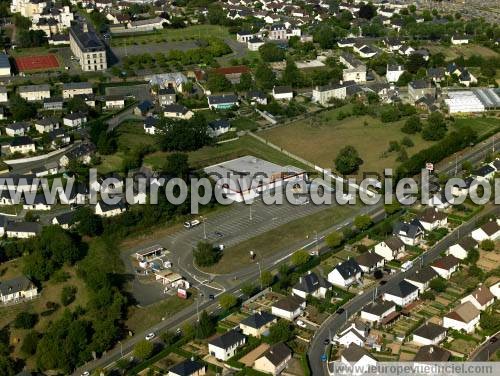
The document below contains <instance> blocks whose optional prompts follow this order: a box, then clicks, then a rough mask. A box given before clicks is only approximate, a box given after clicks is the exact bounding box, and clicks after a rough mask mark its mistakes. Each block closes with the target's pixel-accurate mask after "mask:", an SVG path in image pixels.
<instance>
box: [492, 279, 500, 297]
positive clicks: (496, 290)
mask: <svg viewBox="0 0 500 376" xmlns="http://www.w3.org/2000/svg"><path fill="white" fill-rule="evenodd" d="M490 292H491V293H492V294H493V296H494V297H495V298H500V281H497V282H496V283H493V284H492V285H491V286H490Z"/></svg>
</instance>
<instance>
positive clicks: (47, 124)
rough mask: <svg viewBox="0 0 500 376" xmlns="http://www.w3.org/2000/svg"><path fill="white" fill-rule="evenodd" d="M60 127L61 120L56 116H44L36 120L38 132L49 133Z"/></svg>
mask: <svg viewBox="0 0 500 376" xmlns="http://www.w3.org/2000/svg"><path fill="white" fill-rule="evenodd" d="M58 128H59V121H58V120H57V119H56V118H52V117H44V118H42V119H38V120H35V129H36V130H37V132H38V133H49V132H52V131H53V130H54V129H58Z"/></svg>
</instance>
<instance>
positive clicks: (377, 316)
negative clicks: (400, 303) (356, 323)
mask: <svg viewBox="0 0 500 376" xmlns="http://www.w3.org/2000/svg"><path fill="white" fill-rule="evenodd" d="M393 312H396V304H394V303H393V302H389V301H381V302H372V303H370V304H368V305H367V306H365V307H363V309H362V310H361V316H360V317H361V319H362V320H365V321H369V322H374V323H380V322H381V321H382V320H383V319H384V318H385V317H387V316H389V315H390V314H392V313H393Z"/></svg>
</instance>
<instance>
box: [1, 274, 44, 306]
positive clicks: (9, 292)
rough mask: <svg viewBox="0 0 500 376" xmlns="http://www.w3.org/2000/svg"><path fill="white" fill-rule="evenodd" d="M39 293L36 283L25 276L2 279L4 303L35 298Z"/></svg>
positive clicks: (2, 299)
mask: <svg viewBox="0 0 500 376" xmlns="http://www.w3.org/2000/svg"><path fill="white" fill-rule="evenodd" d="M37 295H38V290H37V288H36V286H35V284H34V283H33V282H31V281H30V280H29V279H28V278H27V277H25V276H19V277H16V278H13V279H9V280H8V281H0V300H1V301H2V303H3V304H9V303H17V302H21V301H24V300H28V299H33V298H34V297H36V296H37Z"/></svg>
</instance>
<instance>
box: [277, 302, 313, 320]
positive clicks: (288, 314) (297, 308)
mask: <svg viewBox="0 0 500 376" xmlns="http://www.w3.org/2000/svg"><path fill="white" fill-rule="evenodd" d="M305 308H306V301H305V300H304V299H302V298H300V297H298V296H287V297H286V298H283V299H280V300H278V301H277V302H276V303H274V304H273V305H272V307H271V313H272V314H273V315H275V316H278V317H281V318H283V319H285V320H288V321H293V320H295V319H296V318H297V317H299V316H300V315H302V313H303V312H304V309H305Z"/></svg>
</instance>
